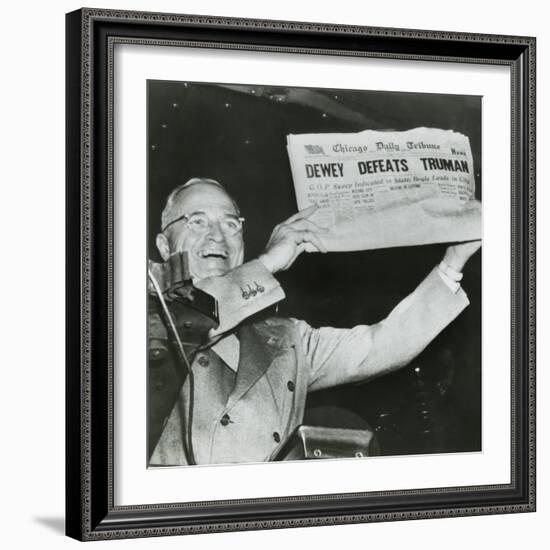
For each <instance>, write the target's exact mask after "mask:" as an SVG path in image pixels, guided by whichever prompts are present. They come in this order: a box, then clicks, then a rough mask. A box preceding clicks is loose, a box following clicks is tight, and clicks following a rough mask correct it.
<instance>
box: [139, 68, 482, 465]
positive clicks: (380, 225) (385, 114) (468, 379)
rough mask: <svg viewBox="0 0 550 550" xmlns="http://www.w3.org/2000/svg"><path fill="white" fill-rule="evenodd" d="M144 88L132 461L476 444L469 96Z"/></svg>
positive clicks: (379, 452) (476, 161) (473, 146)
mask: <svg viewBox="0 0 550 550" xmlns="http://www.w3.org/2000/svg"><path fill="white" fill-rule="evenodd" d="M281 82H282V83H284V78H281ZM146 85H147V113H143V116H146V118H147V153H146V154H147V163H148V166H147V216H148V219H147V238H148V243H147V247H148V263H147V268H146V273H145V270H144V275H143V278H144V285H143V288H144V292H147V309H148V311H147V346H146V350H147V365H148V368H147V433H146V434H143V437H144V438H146V439H147V457H146V461H147V466H148V467H149V468H162V467H174V466H190V465H214V464H242V463H259V462H280V461H290V460H293V461H294V460H321V459H333V460H365V461H368V460H369V457H373V456H376V457H386V456H387V457H390V456H397V455H427V454H434V453H440V454H441V453H478V452H482V451H483V435H484V434H483V433H482V402H481V389H482V388H481V380H482V368H483V365H482V346H481V342H482V334H481V327H482V324H481V275H482V272H481V265H482V263H481V254H482V248H481V245H482V172H481V166H482V149H481V143H482V135H481V121H482V98H481V97H480V96H477V95H452V94H439V93H409V92H405V91H399V90H395V91H379V90H376V89H372V90H351V89H332V88H307V87H291V86H284V85H283V84H281V85H280V86H267V85H255V84H253V83H245V84H243V83H222V82H220V83H215V84H214V83H204V82H195V81H189V82H183V81H167V80H148V81H147V83H146ZM136 116H137V114H136ZM135 345H136V346H138V347H139V346H142V347H143V348H144V349H145V346H144V344H143V342H136V343H135Z"/></svg>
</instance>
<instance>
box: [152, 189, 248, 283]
mask: <svg viewBox="0 0 550 550" xmlns="http://www.w3.org/2000/svg"><path fill="white" fill-rule="evenodd" d="M182 216H184V217H183V218H182V219H180V220H179V221H175V223H171V222H172V221H174V220H177V219H178V218H180V217H182ZM238 217H239V213H238V211H237V209H236V206H235V204H234V203H233V201H232V200H231V197H229V195H228V194H227V193H226V192H225V191H224V190H223V189H222V188H221V187H218V186H217V185H212V184H208V183H201V184H197V185H192V186H190V187H189V188H187V189H182V190H181V191H180V192H179V193H178V194H177V196H176V200H175V202H174V204H173V206H172V208H171V210H170V213H169V220H168V223H170V226H169V227H168V228H167V229H165V231H164V232H163V233H161V234H160V235H159V236H158V237H157V246H158V248H159V251H160V253H161V255H162V257H163V259H164V260H167V259H168V257H169V256H170V255H171V254H174V253H176V252H183V251H187V253H188V258H189V271H190V273H191V276H192V277H193V279H194V280H198V279H202V278H204V277H211V276H218V275H223V274H225V273H227V272H228V271H229V270H231V269H233V268H235V267H237V266H238V265H241V264H242V263H243V257H244V243H243V234H242V229H238V230H237V231H236V232H235V228H236V227H240V223H239V221H238Z"/></svg>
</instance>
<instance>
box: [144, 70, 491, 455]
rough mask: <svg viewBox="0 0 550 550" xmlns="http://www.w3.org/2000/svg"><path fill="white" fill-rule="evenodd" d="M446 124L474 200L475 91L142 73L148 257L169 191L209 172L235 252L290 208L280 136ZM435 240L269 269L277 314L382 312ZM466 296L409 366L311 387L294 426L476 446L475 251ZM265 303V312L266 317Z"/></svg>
mask: <svg viewBox="0 0 550 550" xmlns="http://www.w3.org/2000/svg"><path fill="white" fill-rule="evenodd" d="M418 126H426V127H435V128H443V129H452V130H455V131H457V132H461V133H463V134H465V135H467V136H468V137H469V138H470V143H471V147H472V153H473V157H474V166H475V169H476V196H477V198H479V199H481V98H480V97H478V96H456V95H441V94H416V93H403V92H386V91H384V92H378V91H353V90H335V89H308V88H285V87H265V86H254V85H249V86H248V85H247V86H243V85H232V84H227V85H213V84H202V83H194V82H168V81H149V82H148V139H149V142H148V171H149V174H148V175H149V180H148V181H149V193H148V199H149V200H148V207H149V212H148V215H149V219H148V224H149V225H148V227H149V253H150V258H151V259H153V260H155V261H159V259H160V258H159V256H158V253H157V251H156V247H155V244H154V239H155V236H156V233H157V232H158V231H159V226H160V213H161V211H162V208H163V207H164V202H165V200H166V197H167V195H168V194H169V193H170V191H171V190H172V189H173V188H174V187H176V186H177V185H179V184H181V183H184V182H185V181H187V180H188V179H189V178H191V177H198V176H202V177H208V178H213V179H216V180H218V181H220V182H221V183H222V184H223V185H224V186H225V187H226V188H227V189H228V191H229V192H230V193H231V195H232V196H233V197H234V198H235V199H236V200H237V202H238V204H239V205H240V208H241V213H242V214H243V215H244V216H245V218H246V223H245V235H244V238H245V243H246V258H245V260H246V259H253V258H255V257H257V256H258V255H259V254H260V253H261V251H262V250H263V247H264V246H265V244H266V243H267V240H268V238H269V235H270V233H271V231H272V229H273V227H274V226H275V225H276V224H277V223H280V222H281V221H283V220H285V219H286V218H288V217H289V216H290V215H292V214H293V213H295V212H296V210H297V206H296V200H295V196H294V188H293V183H292V176H291V171H290V165H289V161H288V155H287V151H286V135H287V134H290V133H294V134H299V133H316V132H318V133H320V132H358V131H362V130H366V129H373V130H408V129H411V128H415V127H418ZM445 248H446V245H430V246H421V247H403V248H392V249H386V250H376V251H364V252H353V253H338V254H336V253H329V254H325V255H320V254H303V255H302V256H301V257H299V258H298V260H297V261H296V263H295V264H294V265H293V266H292V268H291V269H290V270H289V271H288V272H284V273H280V274H278V275H277V276H278V278H279V280H280V281H281V284H282V286H283V288H284V290H285V293H286V296H287V297H286V300H284V301H283V302H281V303H280V304H279V310H278V314H279V315H282V316H292V317H297V318H301V319H304V320H306V321H307V322H309V323H310V324H311V325H312V326H323V325H324V326H327V325H328V326H335V327H351V326H354V325H356V324H372V323H375V322H377V321H379V320H381V319H382V318H384V317H385V316H386V315H387V314H388V313H389V312H390V311H391V309H392V308H393V307H395V305H397V303H398V302H399V301H400V300H401V299H402V298H404V297H405V296H406V295H407V294H409V293H410V292H412V291H413V290H414V288H415V287H416V286H417V285H418V283H419V282H420V281H421V280H422V279H423V278H424V277H425V276H426V275H427V273H428V272H429V271H430V270H431V269H432V268H433V267H434V266H435V265H436V264H437V263H438V262H439V261H440V260H441V258H442V256H443V254H444V251H445ZM462 286H463V288H464V289H465V290H466V292H467V294H468V297H469V299H470V306H469V307H468V308H467V309H466V310H465V311H464V312H463V313H462V314H461V315H460V316H459V317H458V318H457V319H456V320H455V321H454V322H453V323H452V324H451V325H450V326H449V327H447V329H445V330H444V331H443V332H442V333H441V334H440V335H439V336H438V337H437V338H436V339H435V340H434V341H433V342H432V344H430V346H429V347H428V348H427V349H426V350H425V351H424V352H423V353H422V354H421V355H420V356H418V357H417V359H415V360H414V361H413V362H412V363H411V364H410V365H409V366H407V367H405V368H404V369H401V370H400V371H398V372H396V373H393V374H390V375H386V376H384V377H382V378H379V379H376V380H373V381H370V382H368V383H364V384H360V385H354V386H351V385H346V386H341V387H338V388H333V389H330V390H324V391H320V392H315V393H312V394H310V396H309V398H308V403H307V412H306V419H305V423H310V424H313V423H314V424H319V425H325V426H329V425H330V426H341V427H364V426H365V425H366V424H367V423H368V424H369V425H370V426H371V427H372V428H373V429H374V430H375V431H376V434H377V438H378V442H379V444H380V449H381V453H382V454H417V453H429V452H451V451H475V450H481V302H480V295H481V254H480V253H477V254H476V255H475V256H474V257H473V258H472V259H471V260H470V262H469V263H468V265H467V266H466V269H465V274H464V280H463V282H462ZM272 313H273V310H271V311H268V312H266V314H272Z"/></svg>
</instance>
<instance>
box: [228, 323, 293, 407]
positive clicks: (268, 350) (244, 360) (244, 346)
mask: <svg viewBox="0 0 550 550" xmlns="http://www.w3.org/2000/svg"><path fill="white" fill-rule="evenodd" d="M238 336H239V341H240V355H239V368H238V370H237V378H236V381H235V387H234V389H233V392H232V393H231V395H230V397H229V400H228V401H227V407H226V408H227V409H229V408H231V407H232V406H233V405H234V404H235V403H236V402H237V401H238V400H239V399H240V398H241V397H242V396H243V395H244V394H245V393H246V392H247V391H248V390H249V389H250V388H251V387H252V386H253V385H254V384H255V383H256V382H257V381H258V380H259V379H260V378H261V377H262V376H263V375H264V374H265V372H266V371H267V369H268V368H269V367H270V365H271V364H272V363H273V361H274V360H275V359H276V358H277V357H278V356H279V355H281V354H282V353H284V352H285V350H287V349H288V348H289V347H290V345H289V342H288V337H287V334H286V331H285V330H284V328H283V327H279V326H269V325H268V324H267V323H265V322H262V323H258V324H255V325H245V326H242V327H241V328H240V329H239V331H238Z"/></svg>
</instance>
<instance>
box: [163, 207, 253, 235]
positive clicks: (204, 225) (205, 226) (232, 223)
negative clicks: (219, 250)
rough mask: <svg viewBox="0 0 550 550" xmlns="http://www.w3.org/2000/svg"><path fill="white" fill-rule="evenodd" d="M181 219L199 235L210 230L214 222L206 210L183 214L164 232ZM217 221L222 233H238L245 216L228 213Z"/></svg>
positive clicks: (167, 225)
mask: <svg viewBox="0 0 550 550" xmlns="http://www.w3.org/2000/svg"><path fill="white" fill-rule="evenodd" d="M179 221H184V222H185V224H186V225H187V227H188V228H189V229H190V230H191V231H193V233H196V234H197V235H204V234H205V233H206V232H208V231H209V230H210V228H211V227H212V223H214V221H213V220H211V219H210V218H209V217H208V216H207V215H206V214H205V213H204V212H194V213H192V214H183V216H180V217H179V218H176V219H175V220H172V221H171V222H169V223H167V224H166V225H165V226H164V228H163V229H162V232H163V233H164V231H166V230H167V229H168V228H169V227H170V226H171V225H174V224H175V223H177V222H179ZM216 221H217V222H218V223H219V225H220V229H221V230H222V233H225V234H226V235H229V236H233V235H236V234H237V233H239V232H240V231H242V229H243V223H244V218H242V217H240V216H232V215H226V216H223V217H222V218H218V220H216Z"/></svg>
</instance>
